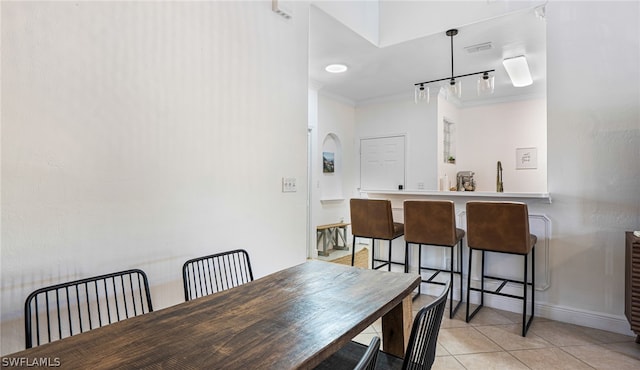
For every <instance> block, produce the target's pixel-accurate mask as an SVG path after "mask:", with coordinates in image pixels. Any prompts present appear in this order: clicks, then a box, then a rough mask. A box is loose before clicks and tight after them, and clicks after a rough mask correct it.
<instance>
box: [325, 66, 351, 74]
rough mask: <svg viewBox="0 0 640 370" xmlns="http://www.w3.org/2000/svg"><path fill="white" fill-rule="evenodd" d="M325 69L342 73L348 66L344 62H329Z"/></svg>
mask: <svg viewBox="0 0 640 370" xmlns="http://www.w3.org/2000/svg"><path fill="white" fill-rule="evenodd" d="M324 69H325V70H326V71H327V72H330V73H342V72H345V71H346V70H347V66H346V65H344V64H329V65H328V66H326V67H325V68H324Z"/></svg>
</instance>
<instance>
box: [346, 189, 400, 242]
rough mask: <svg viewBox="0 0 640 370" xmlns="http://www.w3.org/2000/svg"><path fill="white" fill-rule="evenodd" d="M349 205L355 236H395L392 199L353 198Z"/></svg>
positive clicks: (378, 237)
mask: <svg viewBox="0 0 640 370" xmlns="http://www.w3.org/2000/svg"><path fill="white" fill-rule="evenodd" d="M349 205H350V208H351V233H352V234H353V235H354V236H359V237H366V238H375V239H387V240H388V239H392V238H393V237H394V227H393V214H392V213H391V201H389V200H385V199H358V198H353V199H351V201H350V204H349Z"/></svg>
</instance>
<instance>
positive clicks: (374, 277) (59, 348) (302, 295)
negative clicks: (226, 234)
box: [2, 260, 420, 370]
mask: <svg viewBox="0 0 640 370" xmlns="http://www.w3.org/2000/svg"><path fill="white" fill-rule="evenodd" d="M419 281H420V277H419V276H418V275H417V274H405V273H398V272H386V271H375V270H367V269H361V268H355V267H351V266H345V265H339V264H335V263H329V262H322V261H316V260H309V261H307V262H305V263H302V264H299V265H296V266H293V267H290V268H287V269H284V270H281V271H278V272H275V273H273V274H270V275H267V276H265V277H262V278H260V279H257V280H254V281H252V282H250V283H247V284H245V285H242V286H239V287H236V288H233V289H230V290H227V291H223V292H219V293H215V294H212V295H209V296H205V297H201V298H198V299H194V300H192V301H188V302H184V303H180V304H177V305H174V306H171V307H168V308H164V309H161V310H157V311H154V312H151V313H148V314H145V315H141V316H137V317H133V318H130V319H127V320H124V321H120V322H117V323H114V324H111V325H108V326H104V327H101V328H98V329H94V330H91V331H88V332H85V333H82V334H78V335H75V336H71V337H67V338H64V339H62V340H58V341H54V342H51V343H47V344H44V345H41V346H38V347H34V348H31V349H28V350H24V351H21V352H17V353H14V354H11V355H7V356H4V357H3V359H2V362H3V364H4V363H5V362H7V361H9V360H10V359H11V358H13V359H21V358H22V359H25V358H26V361H25V363H27V364H29V361H30V360H34V361H35V360H38V359H40V360H41V359H48V360H49V364H50V363H51V362H53V363H54V364H59V365H60V367H61V368H69V369H71V368H73V369H80V368H82V369H115V368H118V369H124V368H136V369H140V368H162V369H205V368H206V369H222V368H224V369H279V370H281V369H310V368H313V367H315V366H316V365H317V364H319V363H320V362H321V361H322V360H323V359H325V358H327V357H329V356H330V355H331V354H333V353H334V352H336V351H337V350H338V349H339V348H341V347H342V346H343V345H345V344H346V343H348V342H349V341H350V340H351V339H352V338H353V337H355V336H356V335H357V334H359V333H360V332H362V331H363V330H364V329H366V328H367V327H368V326H369V325H371V324H372V323H373V322H375V321H376V320H377V319H378V318H380V317H383V316H384V317H387V318H389V317H390V316H392V315H391V314H392V313H393V312H400V317H398V316H397V314H396V315H395V318H394V317H390V318H389V319H388V320H386V322H385V320H384V318H383V326H386V328H383V331H385V339H386V340H387V341H388V342H389V343H386V346H387V347H385V348H389V349H390V350H392V351H393V348H395V352H398V349H399V350H400V352H402V351H403V349H404V347H405V346H406V340H405V341H404V342H403V341H402V340H403V338H402V337H403V336H404V339H406V338H407V337H408V336H407V335H406V334H407V328H409V329H410V322H409V323H407V318H406V316H407V310H408V312H409V319H408V320H409V321H410V320H411V319H410V316H411V315H410V313H411V308H410V304H411V298H410V297H411V292H412V291H413V290H414V289H415V288H416V287H417V286H418V284H419ZM407 305H408V307H407ZM403 312H404V316H405V317H404V319H403V318H402V313H403ZM403 320H404V321H403ZM398 341H399V343H395V344H394V343H392V342H398ZM399 354H400V355H402V353H399ZM41 361H42V360H41ZM14 363H15V362H14ZM16 364H17V363H16ZM31 364H33V361H32V362H31ZM28 367H34V366H28ZM35 367H37V366H35Z"/></svg>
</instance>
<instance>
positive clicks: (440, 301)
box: [316, 281, 451, 370]
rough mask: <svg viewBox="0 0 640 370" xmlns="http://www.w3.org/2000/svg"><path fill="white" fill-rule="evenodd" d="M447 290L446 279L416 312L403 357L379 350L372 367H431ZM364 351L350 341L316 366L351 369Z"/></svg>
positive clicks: (423, 369)
mask: <svg viewBox="0 0 640 370" xmlns="http://www.w3.org/2000/svg"><path fill="white" fill-rule="evenodd" d="M450 289H451V282H450V281H448V282H447V283H446V285H445V287H444V291H443V292H442V293H441V294H440V295H439V296H438V298H436V299H435V300H434V301H433V302H431V303H429V304H428V305H426V306H424V307H423V308H422V309H420V311H418V314H417V315H416V317H415V319H414V320H413V325H412V327H411V335H410V337H409V345H408V346H407V350H406V353H405V355H404V359H402V358H399V357H396V356H394V355H391V354H389V353H386V352H383V351H379V353H378V358H377V361H376V367H375V368H376V369H403V370H405V369H410V370H418V369H419V370H428V369H431V366H432V365H433V361H434V360H435V357H436V343H437V340H438V333H439V332H440V324H441V323H442V316H443V314H444V308H445V306H446V304H447V295H448V294H449V290H450ZM366 350H367V347H366V346H364V345H362V344H360V343H356V342H353V341H352V342H350V343H348V344H347V345H346V346H344V347H342V348H341V349H340V350H339V351H338V352H336V353H335V354H333V355H332V356H331V357H329V358H328V359H326V360H325V361H323V362H322V363H321V364H320V365H318V366H317V367H316V369H320V370H340V369H345V370H346V369H352V368H353V364H354V363H355V362H356V361H357V359H358V358H362V356H363V353H364V352H365V351H366Z"/></svg>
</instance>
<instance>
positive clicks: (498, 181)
mask: <svg viewBox="0 0 640 370" xmlns="http://www.w3.org/2000/svg"><path fill="white" fill-rule="evenodd" d="M497 171H498V172H497V174H496V191H497V192H498V193H504V185H503V183H502V163H500V161H498V170H497Z"/></svg>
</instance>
